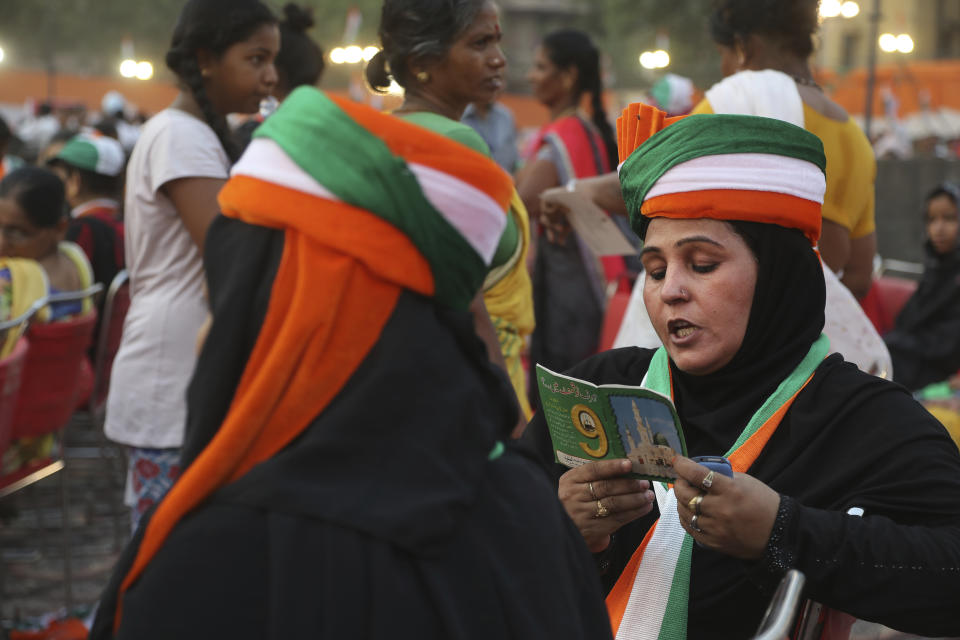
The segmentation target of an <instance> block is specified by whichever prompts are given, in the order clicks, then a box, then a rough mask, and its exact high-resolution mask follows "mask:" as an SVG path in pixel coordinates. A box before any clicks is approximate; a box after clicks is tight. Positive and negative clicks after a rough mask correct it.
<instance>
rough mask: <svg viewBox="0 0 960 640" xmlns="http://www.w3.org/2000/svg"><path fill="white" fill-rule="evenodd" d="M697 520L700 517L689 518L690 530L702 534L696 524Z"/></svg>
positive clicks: (701, 530)
mask: <svg viewBox="0 0 960 640" xmlns="http://www.w3.org/2000/svg"><path fill="white" fill-rule="evenodd" d="M699 519H700V516H698V515H696V514H694V516H693V517H692V518H690V528H691V529H693V530H694V531H696V532H697V533H703V529H701V528H700V525H698V524H697V521H698V520H699Z"/></svg>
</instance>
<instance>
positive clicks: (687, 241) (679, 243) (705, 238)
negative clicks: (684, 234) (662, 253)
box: [674, 236, 723, 249]
mask: <svg viewBox="0 0 960 640" xmlns="http://www.w3.org/2000/svg"><path fill="white" fill-rule="evenodd" d="M691 242H706V243H707V244H712V245H714V246H717V247H720V248H721V249H722V248H723V245H722V244H720V243H719V242H717V241H716V240H714V239H713V238H710V237H708V236H691V237H689V238H681V239H680V240H677V244H675V245H674V246H675V247H682V246H683V245H685V244H690V243H691Z"/></svg>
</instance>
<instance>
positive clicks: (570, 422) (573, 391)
mask: <svg viewBox="0 0 960 640" xmlns="http://www.w3.org/2000/svg"><path fill="white" fill-rule="evenodd" d="M537 388H538V389H539V390H540V405H541V411H542V412H543V417H544V419H545V420H546V421H547V428H548V429H549V430H550V439H551V440H552V441H553V449H554V454H555V455H556V460H557V462H559V463H560V464H562V465H565V466H567V467H571V468H573V467H579V466H580V465H583V464H586V463H588V462H596V461H599V460H615V459H617V458H628V459H629V460H630V461H631V462H632V463H633V475H634V476H636V477H639V478H648V479H650V480H661V481H664V482H669V481H672V480H673V479H674V478H676V477H677V474H676V472H675V471H674V470H673V466H672V465H671V464H670V463H671V461H672V460H673V458H674V456H677V455H683V456H685V455H687V447H686V444H685V443H684V440H683V430H682V429H681V428H680V418H679V417H678V416H677V410H676V409H675V408H674V406H673V403H672V402H671V401H670V398H668V397H666V396H664V395H661V394H659V393H657V392H655V391H650V390H649V389H643V388H641V387H630V386H625V385H615V384H605V385H600V386H597V385H595V384H591V383H589V382H587V381H585V380H578V379H577V378H571V377H569V376H565V375H561V374H559V373H554V372H553V371H550V370H549V369H547V368H545V367H542V366H540V365H537Z"/></svg>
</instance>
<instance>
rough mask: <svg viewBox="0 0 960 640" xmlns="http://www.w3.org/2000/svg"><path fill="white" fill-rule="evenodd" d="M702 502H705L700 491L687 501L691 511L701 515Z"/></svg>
mask: <svg viewBox="0 0 960 640" xmlns="http://www.w3.org/2000/svg"><path fill="white" fill-rule="evenodd" d="M702 502H703V494H702V493H698V494H697V495H695V496H693V497H692V498H690V502H688V503H687V507H688V508H689V509H690V511H693V512H694V513H695V514H696V515H698V516H699V515H700V514H701V511H700V503H702Z"/></svg>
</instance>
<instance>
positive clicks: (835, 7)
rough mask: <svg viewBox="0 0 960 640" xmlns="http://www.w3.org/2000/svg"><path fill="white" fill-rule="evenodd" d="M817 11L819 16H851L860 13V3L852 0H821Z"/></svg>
mask: <svg viewBox="0 0 960 640" xmlns="http://www.w3.org/2000/svg"><path fill="white" fill-rule="evenodd" d="M819 12H820V17H821V18H836V17H837V16H843V17H844V18H852V17H854V16H856V15H858V14H859V13H860V5H859V4H857V3H856V2H854V1H853V0H846V2H841V0H821V2H820V9H819Z"/></svg>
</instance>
